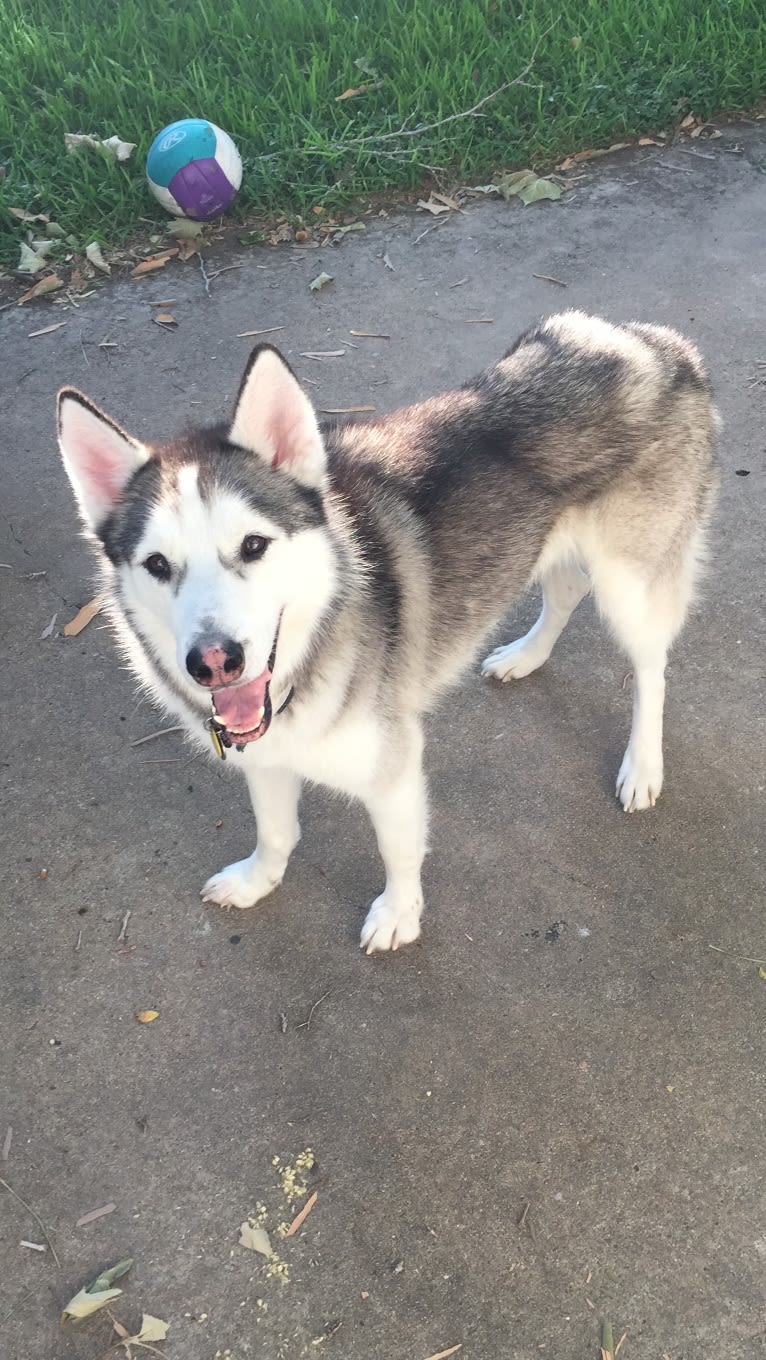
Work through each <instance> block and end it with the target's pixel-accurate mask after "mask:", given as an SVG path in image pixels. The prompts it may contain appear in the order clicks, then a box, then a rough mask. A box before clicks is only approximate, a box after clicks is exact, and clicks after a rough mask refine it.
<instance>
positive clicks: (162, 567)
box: [144, 553, 170, 581]
mask: <svg viewBox="0 0 766 1360" xmlns="http://www.w3.org/2000/svg"><path fill="white" fill-rule="evenodd" d="M144 566H145V567H146V570H147V571H148V573H149V575H150V576H153V577H154V579H155V580H156V581H169V580H170V563H169V562H168V559H167V557H163V556H162V553H152V554H151V556H149V557H147V559H146V561H145V562H144Z"/></svg>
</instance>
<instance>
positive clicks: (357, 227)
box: [296, 222, 367, 241]
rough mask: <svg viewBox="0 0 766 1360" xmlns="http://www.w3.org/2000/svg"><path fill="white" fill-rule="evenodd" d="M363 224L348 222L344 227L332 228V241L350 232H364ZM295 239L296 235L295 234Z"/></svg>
mask: <svg viewBox="0 0 766 1360" xmlns="http://www.w3.org/2000/svg"><path fill="white" fill-rule="evenodd" d="M366 230H367V228H366V227H365V225H364V222H349V223H348V224H347V225H346V226H345V227H333V231H332V239H333V241H337V240H339V239H340V237H341V236H347V235H348V233H349V232H350V231H366ZM296 239H297V233H296Z"/></svg>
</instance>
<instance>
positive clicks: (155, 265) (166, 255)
mask: <svg viewBox="0 0 766 1360" xmlns="http://www.w3.org/2000/svg"><path fill="white" fill-rule="evenodd" d="M177 254H178V247H177V246H175V247H174V248H173V249H172V250H165V251H163V253H162V254H161V255H150V256H149V258H148V260H142V261H141V263H140V264H137V265H136V267H135V269H131V271H130V277H131V278H132V279H140V278H141V277H142V275H144V274H151V273H153V271H154V270H155V269H164V268H165V265H166V264H167V263H168V260H172V259H173V257H174V256H175V255H177Z"/></svg>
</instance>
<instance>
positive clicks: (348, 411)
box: [318, 406, 375, 416]
mask: <svg viewBox="0 0 766 1360" xmlns="http://www.w3.org/2000/svg"><path fill="white" fill-rule="evenodd" d="M318 410H319V412H320V414H321V415H323V416H355V415H360V414H361V412H362V411H374V410H375V407H374V406H320V407H319V408H318Z"/></svg>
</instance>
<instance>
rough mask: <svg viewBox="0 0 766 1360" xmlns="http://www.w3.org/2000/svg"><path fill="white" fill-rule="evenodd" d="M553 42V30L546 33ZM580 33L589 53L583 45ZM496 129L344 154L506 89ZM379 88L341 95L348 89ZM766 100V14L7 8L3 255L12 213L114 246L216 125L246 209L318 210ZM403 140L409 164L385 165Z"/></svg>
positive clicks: (643, 0)
mask: <svg viewBox="0 0 766 1360" xmlns="http://www.w3.org/2000/svg"><path fill="white" fill-rule="evenodd" d="M551 25H552V27H551V31H550V32H549V33H547V35H546V36H542V35H544V34H545V31H546V29H548V28H549V26H551ZM573 39H579V40H580V41H579V43H578V42H574V43H573V41H572V40H573ZM538 41H540V46H539V49H538V54H537V60H536V63H535V68H534V71H533V72H532V74H531V75H530V76H529V77H528V79H529V80H530V81H534V82H536V83H539V88H537V89H532V88H528V87H524V86H516V87H514V88H513V89H510V90H508V91H506V92H505V93H504V94H502V95H500V96H499V98H498V99H497V100H495V101H493V102H492V103H490V104H488V105H487V106H486V108H485V109H484V110H483V112H484V114H485V115H486V116H484V117H481V118H466V119H463V120H461V121H458V122H454V123H451V124H448V125H447V126H446V127H444V128H442V129H439V130H437V131H436V132H432V133H428V134H425V135H424V136H423V137H422V138H418V137H415V138H411V139H409V141H408V142H407V144H406V146H405V145H404V144H403V143H391V142H387V143H384V144H383V145H382V147H380V146H379V147H375V146H374V145H368V146H361V147H355V148H353V147H351V148H346V149H344V148H343V146H342V145H341V146H339V143H341V144H342V143H348V142H349V140H350V139H351V138H354V137H360V136H364V135H368V134H380V133H384V132H389V131H391V130H393V129H396V128H398V127H400V126H401V124H402V123H403V122H404V121H405V120H409V122H408V126H409V127H413V126H417V125H418V124H419V123H429V122H432V121H435V120H437V119H440V118H444V117H446V116H447V115H449V114H451V113H454V112H457V111H459V110H461V109H466V108H469V107H471V106H472V105H474V104H475V103H476V102H477V101H478V100H479V99H481V98H482V97H483V96H484V95H486V94H489V93H490V92H491V91H492V90H494V89H496V88H497V87H498V86H499V85H501V84H502V83H503V82H504V81H506V80H510V79H512V78H513V77H514V76H515V75H517V74H518V72H519V71H520V70H521V68H522V67H523V66H524V65H525V63H526V62H527V60H528V58H529V56H530V54H531V53H532V51H533V49H534V47H535V44H536V43H537V42H538ZM357 59H361V60H362V62H363V63H365V64H366V65H367V67H368V68H369V70H371V71H374V72H375V76H376V78H377V79H378V80H380V82H381V87H380V88H379V89H377V90H375V91H373V92H371V93H369V94H367V95H365V96H364V97H362V98H360V99H355V100H349V101H346V102H343V103H337V102H336V98H335V97H336V96H337V95H339V94H340V93H341V92H342V91H343V90H344V89H346V88H347V87H348V86H355V85H359V84H361V83H363V82H364V81H365V80H368V81H369V80H371V79H373V77H372V76H370V75H365V74H364V71H363V70H362V69H360V67H359V66H358V65H357V64H356V63H357ZM765 92H766V7H764V4H763V0H513V3H510V2H509V0H410V2H409V3H405V0H157V3H150V2H149V0H112V3H111V4H110V3H106V2H105V0H4V5H3V25H2V37H1V41H0V163H1V164H4V165H5V170H6V173H5V178H4V179H3V180H2V181H0V232H3V233H4V241H3V242H2V243H0V250H2V253H3V258H4V259H6V260H12V261H15V259H16V245H15V242H16V240H17V239H18V237H19V234H20V230H19V224H18V223H14V222H13V220H12V219H11V218H10V217H8V216H7V214H6V213H5V212H3V211H2V205H3V204H5V205H15V206H17V207H22V208H34V209H35V210H41V211H45V212H49V213H50V214H51V216H52V217H53V218H54V219H55V220H56V221H58V222H59V223H60V224H61V225H62V226H63V227H64V228H65V229H66V230H67V231H68V232H71V233H73V234H74V235H75V236H76V237H77V238H78V241H80V242H81V243H85V242H86V241H88V240H92V239H93V238H94V237H95V238H98V239H100V240H101V241H103V242H105V243H106V244H112V245H113V244H116V243H117V242H118V241H119V240H120V239H121V238H122V237H123V236H125V235H126V233H128V232H129V231H131V230H134V229H135V227H136V225H137V222H138V220H139V218H141V217H144V218H146V217H150V218H152V219H154V220H156V221H157V222H166V221H167V218H166V217H165V215H164V214H163V213H162V210H161V209H159V208H157V207H156V205H154V204H153V201H152V200H151V199H150V197H149V195H148V192H147V189H146V186H145V183H144V179H143V167H144V158H145V155H146V152H147V149H148V147H149V144H150V142H151V140H152V137H153V136H154V134H155V133H156V132H157V131H158V130H159V129H160V128H161V127H162V126H163V125H164V124H166V123H168V122H171V121H173V120H174V119H176V118H181V117H186V116H191V115H196V116H204V117H208V118H211V119H212V120H213V121H214V122H216V123H219V124H220V125H221V126H222V127H224V128H226V129H227V131H229V132H230V133H231V134H232V136H233V137H234V139H235V141H236V142H237V144H238V146H239V148H240V151H241V153H242V156H243V159H244V162H245V179H244V184H243V188H242V191H241V193H240V195H239V198H238V200H237V212H238V213H240V214H242V215H246V214H247V213H253V212H256V213H261V212H272V211H279V212H286V213H296V214H300V213H303V212H309V211H310V209H311V207H312V206H314V205H315V204H317V203H320V202H321V203H324V204H326V205H327V206H328V207H330V208H335V207H339V206H341V205H343V204H347V203H349V202H350V201H352V200H354V199H356V198H358V197H359V196H361V195H365V194H368V193H370V192H372V191H377V190H381V189H388V188H391V187H412V186H413V185H415V184H416V183H417V182H418V181H422V180H423V178H424V176H425V175H426V173H427V172H426V170H425V169H424V167H425V166H432V165H439V166H448V167H450V169H451V170H456V171H457V172H459V173H460V174H463V175H465V176H472V175H477V174H478V175H484V174H486V173H487V172H488V171H490V170H491V169H493V168H494V167H496V166H498V165H519V164H528V163H530V162H535V161H537V162H540V161H544V160H546V159H547V158H549V157H551V156H554V155H558V154H560V153H565V152H567V151H570V150H572V149H575V148H577V147H582V146H593V145H603V144H604V143H606V142H609V141H610V140H614V139H615V138H619V137H621V136H623V135H630V134H634V133H637V132H641V131H645V130H649V129H652V128H653V129H657V128H661V127H664V126H665V125H666V124H667V123H668V122H669V121H671V120H672V119H674V118H676V117H677V116H678V115H679V111H683V110H686V109H693V110H694V111H695V112H699V113H702V114H703V115H705V116H709V115H711V114H712V113H713V112H715V111H716V110H721V109H743V108H748V107H752V106H753V105H754V104H755V103H756V102H757V101H758V100H759V99H760V98H761V96H762V95H763V94H764V93H765ZM65 132H93V133H97V134H98V135H99V136H103V137H106V136H110V135H111V134H112V133H118V134H119V135H120V136H121V137H122V138H124V139H125V140H128V141H134V142H137V143H138V149H137V151H136V152H135V153H134V156H133V159H132V160H131V161H130V162H128V163H127V164H126V165H117V164H113V163H109V162H107V161H106V160H104V159H102V158H101V156H100V155H99V154H98V153H96V152H83V153H81V154H79V155H77V156H68V155H67V154H65V152H64V146H63V134H64V133H65ZM397 147H399V149H400V150H402V151H403V154H402V155H400V156H398V157H392V156H390V155H388V156H384V155H381V154H380V152H381V150H384V149H385V150H388V151H389V152H390V151H392V150H395V149H396V148H397Z"/></svg>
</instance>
